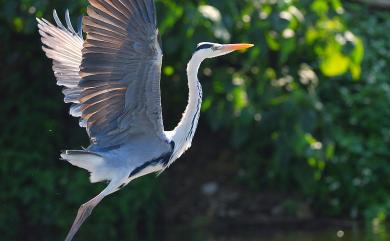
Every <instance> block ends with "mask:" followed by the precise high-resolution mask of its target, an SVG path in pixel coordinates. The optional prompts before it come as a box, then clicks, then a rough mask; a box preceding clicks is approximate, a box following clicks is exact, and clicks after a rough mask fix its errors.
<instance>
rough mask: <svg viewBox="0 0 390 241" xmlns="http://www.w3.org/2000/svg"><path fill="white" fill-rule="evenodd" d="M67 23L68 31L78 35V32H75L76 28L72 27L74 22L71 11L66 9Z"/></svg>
mask: <svg viewBox="0 0 390 241" xmlns="http://www.w3.org/2000/svg"><path fill="white" fill-rule="evenodd" d="M65 21H66V26H67V27H68V30H69V31H70V32H71V33H74V34H76V31H75V30H74V28H73V26H72V22H71V21H70V16H69V9H66V11H65Z"/></svg>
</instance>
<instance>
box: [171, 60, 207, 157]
mask: <svg viewBox="0 0 390 241" xmlns="http://www.w3.org/2000/svg"><path fill="white" fill-rule="evenodd" d="M202 61H203V58H202V57H201V56H198V55H197V54H195V55H193V56H192V58H191V60H190V62H189V63H188V65H187V76H188V89H189V96H188V104H187V107H186V109H185V111H184V113H183V117H182V118H181V120H180V122H179V124H178V125H177V127H176V128H175V129H174V130H173V131H172V132H170V133H169V135H170V137H171V140H172V141H173V142H174V143H175V149H174V151H173V155H172V157H171V162H173V161H174V160H176V159H177V158H179V157H180V156H181V155H182V154H183V153H184V152H185V151H186V150H187V149H188V148H190V147H191V142H192V138H193V137H194V134H195V130H196V127H197V126H198V120H199V115H200V108H201V105H202V86H201V85H200V83H199V80H198V76H197V75H198V70H199V67H200V64H201V62H202Z"/></svg>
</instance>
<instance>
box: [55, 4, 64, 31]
mask: <svg viewBox="0 0 390 241" xmlns="http://www.w3.org/2000/svg"><path fill="white" fill-rule="evenodd" d="M53 18H54V21H55V22H56V24H57V26H58V27H59V28H61V29H62V30H66V28H65V27H64V25H63V24H62V22H61V20H60V18H59V17H58V14H57V10H55V9H54V10H53Z"/></svg>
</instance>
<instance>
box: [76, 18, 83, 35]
mask: <svg viewBox="0 0 390 241" xmlns="http://www.w3.org/2000/svg"><path fill="white" fill-rule="evenodd" d="M77 28H78V30H77V34H78V35H79V36H80V38H82V37H83V16H80V17H79V23H78V27H77Z"/></svg>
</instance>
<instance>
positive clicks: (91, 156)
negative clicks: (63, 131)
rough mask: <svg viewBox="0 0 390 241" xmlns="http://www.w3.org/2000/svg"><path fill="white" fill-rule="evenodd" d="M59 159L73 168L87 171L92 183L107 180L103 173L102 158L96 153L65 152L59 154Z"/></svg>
mask: <svg viewBox="0 0 390 241" xmlns="http://www.w3.org/2000/svg"><path fill="white" fill-rule="evenodd" d="M61 158H62V159H64V160H66V161H68V162H69V163H70V164H72V165H74V166H77V167H80V168H83V169H85V170H87V171H89V172H90V173H91V176H90V180H91V182H92V183H95V182H101V181H104V180H108V177H107V175H106V173H105V172H104V164H105V161H104V158H103V157H102V156H100V155H98V154H96V153H93V152H89V151H82V150H67V151H64V152H62V153H61Z"/></svg>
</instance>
